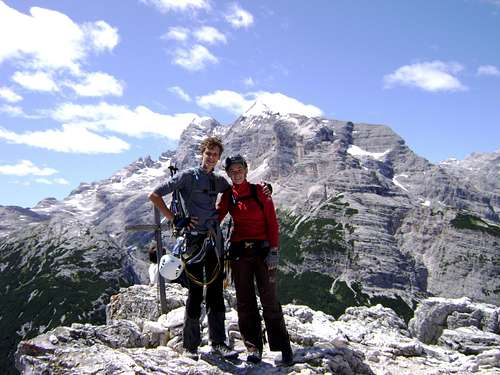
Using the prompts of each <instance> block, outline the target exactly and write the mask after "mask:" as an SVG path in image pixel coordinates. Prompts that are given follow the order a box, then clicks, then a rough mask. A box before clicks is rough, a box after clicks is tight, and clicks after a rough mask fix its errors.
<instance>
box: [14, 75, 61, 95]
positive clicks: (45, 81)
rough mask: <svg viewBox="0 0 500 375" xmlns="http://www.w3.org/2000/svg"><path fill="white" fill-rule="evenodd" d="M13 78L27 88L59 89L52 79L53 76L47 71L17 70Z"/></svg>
mask: <svg viewBox="0 0 500 375" xmlns="http://www.w3.org/2000/svg"><path fill="white" fill-rule="evenodd" d="M12 80H13V81H14V82H16V83H17V84H19V85H20V86H22V87H24V88H25V89H28V90H32V91H45V92H54V91H59V87H58V86H57V84H56V83H55V82H54V80H53V79H52V76H51V75H50V74H48V73H46V72H40V71H39V72H34V73H31V72H15V73H14V75H13V76H12Z"/></svg>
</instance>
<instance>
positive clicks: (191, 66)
mask: <svg viewBox="0 0 500 375" xmlns="http://www.w3.org/2000/svg"><path fill="white" fill-rule="evenodd" d="M172 62H173V63H174V64H176V65H179V66H181V67H183V68H184V69H186V70H191V71H196V70H202V69H204V68H205V66H206V65H207V64H209V63H210V64H216V63H218V62H219V60H218V59H217V57H215V56H214V55H212V54H211V53H210V51H209V50H208V49H207V48H205V47H204V46H202V45H200V44H196V45H194V46H193V47H192V48H191V49H178V50H177V51H176V52H175V55H174V60H173V61H172Z"/></svg>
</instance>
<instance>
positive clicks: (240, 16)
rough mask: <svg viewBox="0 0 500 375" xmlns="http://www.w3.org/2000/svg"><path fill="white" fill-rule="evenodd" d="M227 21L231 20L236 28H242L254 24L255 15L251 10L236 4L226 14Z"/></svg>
mask: <svg viewBox="0 0 500 375" xmlns="http://www.w3.org/2000/svg"><path fill="white" fill-rule="evenodd" d="M225 18H226V21H227V22H229V23H230V24H231V25H232V26H233V27H234V28H236V29H240V28H242V27H244V28H247V27H250V26H251V25H252V24H253V16H252V14H251V13H250V12H248V11H246V10H244V9H243V8H241V7H240V6H239V5H237V4H234V5H233V6H232V7H231V9H230V11H229V13H228V14H226V17H225Z"/></svg>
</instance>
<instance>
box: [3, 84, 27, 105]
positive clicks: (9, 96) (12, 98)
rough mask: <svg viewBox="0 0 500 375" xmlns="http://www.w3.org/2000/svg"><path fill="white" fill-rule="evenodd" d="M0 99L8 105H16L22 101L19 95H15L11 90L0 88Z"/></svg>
mask: <svg viewBox="0 0 500 375" xmlns="http://www.w3.org/2000/svg"><path fill="white" fill-rule="evenodd" d="M0 98H2V99H4V100H6V101H7V102H9V103H17V102H19V101H21V100H23V97H22V96H21V95H18V94H16V93H15V92H14V91H13V90H12V89H10V88H8V87H5V86H4V87H0Z"/></svg>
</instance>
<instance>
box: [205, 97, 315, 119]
mask: <svg viewBox="0 0 500 375" xmlns="http://www.w3.org/2000/svg"><path fill="white" fill-rule="evenodd" d="M255 102H259V103H261V104H264V105H265V106H266V107H268V108H269V109H270V110H271V111H272V112H279V113H282V114H284V113H296V114H302V115H305V116H310V117H315V116H321V115H322V111H321V109H319V108H318V107H316V106H314V105H311V104H304V103H301V102H300V101H298V100H297V99H294V98H291V97H288V96H286V95H283V94H281V93H271V92H266V91H258V92H250V93H246V94H240V93H237V92H235V91H230V90H217V91H214V92H213V93H211V94H208V95H204V96H201V97H197V98H196V103H197V104H198V105H199V106H200V107H202V108H205V109H210V108H214V107H217V108H223V109H225V110H227V111H229V112H232V113H234V114H236V115H240V114H243V113H244V112H245V111H246V110H248V109H249V108H250V107H251V106H252V104H253V103H255Z"/></svg>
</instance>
